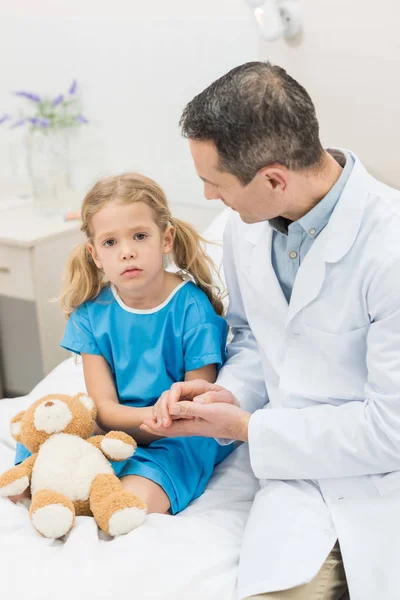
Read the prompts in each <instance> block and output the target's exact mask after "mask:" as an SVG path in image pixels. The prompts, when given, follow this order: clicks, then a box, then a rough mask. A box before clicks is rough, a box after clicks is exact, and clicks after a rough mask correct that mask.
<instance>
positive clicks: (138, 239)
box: [134, 233, 147, 242]
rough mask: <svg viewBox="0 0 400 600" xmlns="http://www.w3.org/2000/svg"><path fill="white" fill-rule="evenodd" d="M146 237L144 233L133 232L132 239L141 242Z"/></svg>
mask: <svg viewBox="0 0 400 600" xmlns="http://www.w3.org/2000/svg"><path fill="white" fill-rule="evenodd" d="M146 238H147V234H146V233H135V235H134V239H135V240H137V241H138V242H143V241H144V240H145V239H146Z"/></svg>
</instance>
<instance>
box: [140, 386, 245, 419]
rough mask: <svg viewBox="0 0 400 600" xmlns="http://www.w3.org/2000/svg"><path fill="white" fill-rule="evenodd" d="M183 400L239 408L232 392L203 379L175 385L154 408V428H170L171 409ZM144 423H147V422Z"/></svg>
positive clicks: (187, 416)
mask: <svg viewBox="0 0 400 600" xmlns="http://www.w3.org/2000/svg"><path fill="white" fill-rule="evenodd" d="M182 400H186V401H191V400H192V401H193V402H197V403H199V404H212V403H215V402H222V403H224V404H233V405H235V406H239V402H238V401H237V400H236V398H235V396H234V395H233V394H232V393H231V392H229V391H228V390H226V389H225V388H223V387H221V386H220V385H217V384H215V383H209V382H208V381H205V380H203V379H193V380H192V381H185V382H179V383H174V384H173V385H172V387H171V389H170V390H167V391H166V392H164V393H163V394H162V395H161V396H160V398H159V399H158V401H157V402H156V404H155V405H154V406H153V423H152V428H153V429H157V430H158V429H159V428H160V427H169V426H170V425H171V423H172V420H174V419H173V417H172V416H171V415H172V414H173V413H171V411H170V409H171V407H172V406H173V405H174V404H176V403H177V402H181V401H182ZM175 418H185V419H188V418H189V419H190V418H192V417H191V416H190V415H189V414H187V415H182V416H179V417H178V415H176V417H175ZM144 422H145V423H146V421H144Z"/></svg>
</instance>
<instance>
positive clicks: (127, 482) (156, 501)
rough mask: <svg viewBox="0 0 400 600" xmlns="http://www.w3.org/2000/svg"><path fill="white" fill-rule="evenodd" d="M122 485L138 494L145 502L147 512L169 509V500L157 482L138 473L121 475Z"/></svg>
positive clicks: (165, 511)
mask: <svg viewBox="0 0 400 600" xmlns="http://www.w3.org/2000/svg"><path fill="white" fill-rule="evenodd" d="M121 483H122V487H123V488H124V489H125V490H128V491H129V492H132V493H133V494H135V496H138V497H139V498H140V499H141V500H143V502H145V503H146V504H147V512H148V513H149V514H150V513H160V514H162V515H163V514H165V513H167V512H168V511H169V509H170V506H171V505H170V501H169V498H168V496H167V494H166V493H165V492H164V490H163V489H162V487H161V486H159V485H158V483H154V481H151V479H146V477H140V476H139V475H126V477H121Z"/></svg>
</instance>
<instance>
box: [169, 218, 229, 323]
mask: <svg viewBox="0 0 400 600" xmlns="http://www.w3.org/2000/svg"><path fill="white" fill-rule="evenodd" d="M171 224H172V225H173V227H174V228H175V237H174V247H173V258H174V262H175V264H176V265H177V266H178V267H179V268H180V269H182V270H183V271H185V272H186V273H188V274H189V275H190V276H191V277H193V280H194V282H195V283H196V285H197V286H198V287H199V288H200V289H201V290H203V292H204V293H205V294H206V295H207V297H208V299H209V300H210V302H211V304H212V306H213V307H214V310H215V312H216V313H217V314H218V315H223V314H224V305H223V302H222V299H221V291H220V288H219V287H218V286H217V285H216V284H215V278H214V277H213V274H214V275H215V274H216V275H217V277H219V275H218V273H217V270H216V268H215V265H214V263H213V261H212V260H211V258H210V257H209V256H208V255H207V253H206V252H205V250H204V248H203V245H202V243H203V244H204V243H207V241H206V240H205V239H204V238H203V237H201V235H199V234H198V233H197V231H196V230H195V229H194V227H192V226H191V225H189V223H186V222H185V221H181V220H180V219H175V218H174V219H173V220H172V223H171Z"/></svg>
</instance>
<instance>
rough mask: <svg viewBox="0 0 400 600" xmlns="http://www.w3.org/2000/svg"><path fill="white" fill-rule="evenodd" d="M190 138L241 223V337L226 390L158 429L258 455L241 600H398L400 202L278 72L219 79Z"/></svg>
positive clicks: (205, 392)
mask: <svg viewBox="0 0 400 600" xmlns="http://www.w3.org/2000/svg"><path fill="white" fill-rule="evenodd" d="M349 110H350V108H349ZM181 126H182V131H183V134H184V135H185V136H186V137H187V138H188V139H189V144H190V149H191V152H192V156H193V160H194V164H195V167H196V170H197V173H198V175H199V177H200V178H201V179H202V180H203V182H204V194H205V196H206V198H207V199H210V200H213V199H221V200H222V201H223V202H224V204H226V205H227V206H230V207H231V209H232V211H233V212H232V215H231V218H230V221H229V222H228V225H227V228H226V231H225V238H224V269H225V276H226V280H227V285H228V290H229V296H230V307H229V313H228V320H229V323H230V325H231V327H232V328H233V331H234V338H233V341H232V343H231V344H230V346H229V360H228V362H227V363H226V365H225V366H224V367H223V369H222V370H221V372H220V374H219V377H218V381H217V384H216V385H210V384H208V383H206V382H202V381H195V382H188V383H183V384H175V386H174V387H173V389H172V391H171V392H169V393H167V394H165V395H164V398H163V403H161V406H160V409H159V413H158V414H157V415H155V416H156V417H158V418H159V419H162V418H164V419H166V422H165V426H160V422H159V424H158V425H159V426H156V425H155V424H154V422H147V423H146V424H145V425H143V427H144V428H147V429H149V427H150V428H152V429H153V430H154V431H156V432H157V433H158V434H162V435H205V436H215V437H219V438H228V439H229V440H242V441H244V442H248V447H249V453H250V460H251V467H252V469H253V471H254V473H255V475H256V477H257V478H258V479H259V482H260V489H259V491H258V492H257V494H256V496H255V500H254V504H253V507H252V509H251V512H250V516H249V519H248V523H247V526H246V530H245V534H244V539H243V546H242V552H241V558H240V568H239V580H238V596H239V599H243V598H250V597H251V598H253V599H255V598H257V599H264V600H269V599H271V600H339V599H342V600H343V599H345V598H351V600H398V599H399V598H400V577H399V575H398V569H399V565H400V193H399V192H397V191H396V190H394V189H391V188H389V187H387V186H386V185H384V184H382V183H380V182H379V181H377V180H375V179H374V178H373V177H372V176H371V175H369V174H368V172H367V171H366V169H365V168H364V166H363V165H362V164H361V162H360V160H359V159H358V158H357V157H356V156H355V155H354V154H353V153H351V152H349V151H347V150H340V149H327V150H325V149H324V148H323V147H322V146H321V143H320V140H319V130H318V122H317V118H316V115H315V109H314V106H313V103H312V101H311V99H310V97H309V95H308V94H307V92H306V91H305V89H304V88H303V87H301V86H300V85H299V84H298V83H297V82H296V81H294V80H293V79H292V78H291V77H290V76H289V75H288V74H287V73H286V72H285V71H284V70H283V69H281V68H279V67H277V66H272V65H271V64H269V63H261V62H255V63H248V64H245V65H242V66H240V67H237V68H235V69H233V70H232V71H230V72H229V73H227V74H226V75H224V76H223V77H221V78H220V79H218V80H217V81H215V82H214V83H213V84H211V85H210V86H209V87H208V88H207V89H206V90H204V91H203V92H202V93H201V94H199V95H198V96H196V97H195V98H194V99H193V100H192V101H191V102H190V103H189V104H188V105H187V107H186V108H185V110H184V112H183V115H182V118H181ZM193 399H194V401H193V402H188V400H193ZM177 400H181V402H176V401H177ZM168 411H169V412H170V413H171V414H174V415H177V416H178V417H191V418H189V419H184V418H183V419H180V420H177V421H174V422H173V423H171V420H170V416H169V413H168ZM221 442H222V443H223V441H222V440H221Z"/></svg>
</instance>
